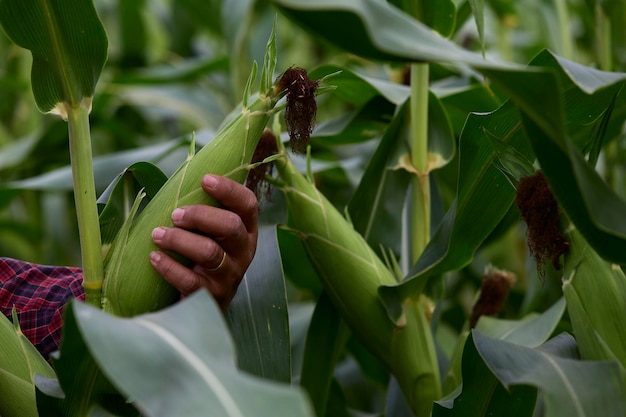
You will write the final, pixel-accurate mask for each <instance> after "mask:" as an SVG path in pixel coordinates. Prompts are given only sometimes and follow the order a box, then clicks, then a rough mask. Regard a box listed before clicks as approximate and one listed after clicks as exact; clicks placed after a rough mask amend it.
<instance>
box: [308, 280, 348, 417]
mask: <svg viewBox="0 0 626 417" xmlns="http://www.w3.org/2000/svg"><path fill="white" fill-rule="evenodd" d="M349 334H350V332H349V330H348V328H347V326H346V324H345V322H344V321H343V319H342V318H341V315H340V313H339V311H338V310H337V308H336V307H335V306H334V305H333V303H332V301H331V299H330V297H329V296H328V294H327V293H326V292H322V294H321V295H320V297H319V298H318V300H317V304H316V305H315V310H314V311H313V317H311V324H310V325H309V330H308V332H307V337H306V347H305V350H304V358H303V360H302V374H301V376H300V385H301V386H302V387H303V388H304V389H306V391H307V393H308V394H309V397H310V398H311V402H312V404H313V405H314V407H315V413H316V415H318V416H324V415H326V406H327V403H328V396H329V392H330V387H331V383H332V380H333V376H334V369H335V366H336V365H337V362H338V360H339V355H340V354H341V353H342V352H343V350H344V348H345V344H346V341H347V337H348V335H349Z"/></svg>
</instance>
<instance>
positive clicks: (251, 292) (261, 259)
mask: <svg viewBox="0 0 626 417" xmlns="http://www.w3.org/2000/svg"><path fill="white" fill-rule="evenodd" d="M226 321H227V323H228V326H229V328H230V332H231V335H232V337H233V340H234V342H235V348H236V349H237V366H238V368H239V369H241V370H243V371H246V372H248V373H250V374H253V375H257V376H259V377H262V378H264V379H268V380H274V381H278V382H285V383H289V382H291V351H290V344H289V315H288V312H287V296H286V289H285V282H284V278H283V273H282V269H281V260H280V253H279V251H278V243H277V240H276V228H275V227H273V226H266V227H261V228H260V230H259V239H258V245H257V251H256V255H255V256H254V259H253V261H252V263H251V264H250V267H248V271H247V272H246V275H245V277H244V279H243V281H242V282H241V284H240V285H239V289H238V290H237V294H236V295H235V298H233V300H232V301H231V303H230V305H229V307H228V309H227V310H226Z"/></svg>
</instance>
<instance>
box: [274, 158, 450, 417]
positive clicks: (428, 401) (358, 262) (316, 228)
mask: <svg viewBox="0 0 626 417" xmlns="http://www.w3.org/2000/svg"><path fill="white" fill-rule="evenodd" d="M275 164H276V169H277V171H278V173H279V175H280V178H281V180H282V183H281V184H280V185H279V188H281V189H282V191H283V193H284V195H285V197H286V200H287V204H288V206H289V212H290V214H291V216H292V219H291V222H292V227H285V228H286V229H287V230H289V231H290V232H292V233H294V234H296V235H297V236H298V237H299V238H300V239H301V241H302V242H303V244H304V246H305V248H306V251H307V254H308V256H309V258H310V259H311V261H312V263H313V265H314V267H315V269H316V271H317V273H318V275H319V277H320V279H321V280H322V283H323V285H324V288H325V290H326V291H327V293H328V294H329V296H330V298H331V300H332V301H333V303H334V304H335V305H336V306H337V308H338V309H339V311H340V312H341V315H342V317H343V318H344V319H345V321H346V323H348V325H349V326H350V328H351V329H352V331H353V332H354V334H355V335H356V336H357V337H358V338H359V339H360V340H361V342H362V343H363V344H364V345H365V346H366V347H367V348H368V350H369V351H370V352H371V353H373V354H374V355H375V356H376V357H377V358H378V359H379V360H381V361H382V362H383V363H384V364H385V365H386V366H387V367H388V368H389V370H390V371H391V372H392V373H393V374H394V376H395V377H396V379H397V380H398V382H399V384H400V387H401V388H402V390H403V392H404V394H405V396H406V398H407V400H408V401H409V403H410V404H411V406H412V407H413V410H414V411H415V412H416V415H417V416H428V415H430V410H431V407H432V403H433V401H435V400H437V399H439V397H440V392H441V389H440V382H439V371H438V366H437V358H436V354H435V348H434V343H433V340H432V336H431V333H430V327H429V323H428V319H427V317H426V310H425V308H424V306H423V304H421V303H420V302H419V301H415V300H408V301H406V303H405V304H404V306H403V313H404V314H403V315H402V318H401V320H400V322H396V323H394V322H393V321H392V320H391V319H390V318H389V316H388V314H387V311H386V309H385V307H384V305H383V304H382V302H381V300H380V299H379V297H378V287H379V286H381V285H394V284H397V281H396V279H395V277H394V275H393V273H392V272H391V271H390V270H389V269H388V268H387V267H386V266H385V264H384V263H383V262H382V261H381V260H380V258H379V257H378V256H377V255H376V253H375V252H374V251H373V250H372V249H371V248H370V247H369V245H368V244H367V242H366V241H365V239H363V237H362V236H361V235H360V234H359V233H358V232H357V231H356V230H354V228H353V227H352V225H351V224H350V222H348V221H347V220H346V219H345V218H344V217H343V216H342V215H341V214H340V213H339V212H338V211H337V210H336V209H335V208H334V207H333V205H332V204H331V203H330V202H329V201H328V200H327V199H326V198H325V197H324V196H323V195H322V194H321V193H320V192H319V191H318V190H317V189H316V188H315V186H314V185H313V184H311V183H310V182H309V181H308V180H307V179H306V178H305V177H304V176H303V175H302V174H300V172H298V171H297V169H296V168H295V167H294V165H293V164H292V163H291V162H290V161H289V159H288V158H287V157H286V156H285V158H281V159H278V160H276V161H275Z"/></svg>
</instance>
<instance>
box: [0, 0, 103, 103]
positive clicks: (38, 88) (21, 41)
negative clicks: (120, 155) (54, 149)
mask: <svg viewBox="0 0 626 417" xmlns="http://www.w3.org/2000/svg"><path fill="white" fill-rule="evenodd" d="M68 11H71V12H68ZM0 24H1V25H2V28H3V29H4V31H5V33H6V34H7V35H8V37H9V38H11V40H12V41H13V42H15V43H16V44H17V45H19V46H21V47H23V48H25V49H29V50H30V51H31V53H32V55H33V67H32V74H31V76H32V88H33V94H34V95H35V101H36V102H37V106H38V107H39V109H40V110H41V111H43V112H45V113H48V112H55V113H58V114H61V115H65V114H66V110H65V109H64V108H63V107H64V106H70V107H78V106H79V105H81V103H83V102H86V103H87V107H88V108H90V107H91V97H92V96H93V93H94V90H95V86H96V82H97V81H98V78H99V76H100V72H101V71H102V68H103V66H104V63H105V62H106V58H107V43H108V41H107V37H106V34H105V32H104V27H103V26H102V23H101V22H100V19H99V17H98V15H97V13H96V10H95V8H94V5H93V2H92V1H91V0H67V1H63V2H58V1H52V0H40V1H37V2H24V1H10V0H3V1H1V2H0Z"/></svg>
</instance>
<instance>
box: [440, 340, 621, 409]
mask: <svg viewBox="0 0 626 417" xmlns="http://www.w3.org/2000/svg"><path fill="white" fill-rule="evenodd" d="M577 356H578V351H577V349H576V343H575V341H574V339H573V338H572V337H571V336H569V335H567V334H561V335H559V336H557V337H556V338H554V339H551V340H550V341H548V342H546V343H545V344H543V345H542V346H540V347H539V348H535V349H533V348H528V347H524V346H520V345H516V344H513V343H510V342H506V341H502V340H498V339H494V338H491V337H488V336H486V335H483V334H481V333H480V332H478V331H473V332H472V334H471V336H470V337H469V338H468V341H467V343H466V345H465V352H464V355H463V376H464V380H463V388H462V390H463V391H462V393H460V395H459V396H458V397H457V398H455V399H453V398H449V399H447V400H445V401H439V402H438V404H437V405H436V406H435V410H434V412H433V416H464V415H469V414H467V412H471V413H473V414H472V415H473V416H487V415H512V416H532V415H533V409H534V406H533V405H534V403H535V400H534V397H535V396H536V393H537V390H539V392H541V394H542V395H541V399H542V401H543V403H542V405H543V406H544V407H545V414H544V415H545V416H547V417H557V416H563V417H565V416H568V417H571V416H596V415H604V416H615V417H617V416H623V415H624V412H625V411H626V408H625V402H624V397H623V395H624V385H623V382H622V377H621V373H620V369H619V366H618V364H617V363H615V362H608V361H604V362H589V361H581V360H578V357H577ZM486 370H488V371H489V372H491V373H492V375H493V376H492V377H491V378H489V377H488V375H486ZM592 380H593V381H597V382H596V383H594V384H592V385H590V384H589V381H592ZM507 390H509V391H510V393H509V392H507ZM456 394H458V393H456ZM456 402H458V404H461V403H463V406H462V407H461V406H459V407H456V406H455V405H456V404H455V403H456ZM529 406H530V407H529ZM478 410H479V411H478ZM477 411H478V412H477ZM491 413H493V414H491Z"/></svg>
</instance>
